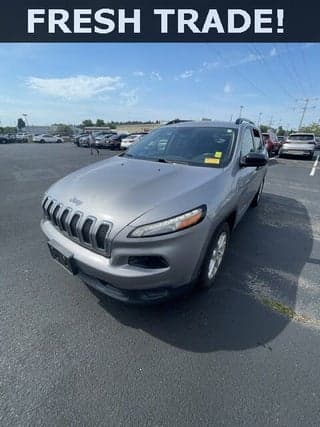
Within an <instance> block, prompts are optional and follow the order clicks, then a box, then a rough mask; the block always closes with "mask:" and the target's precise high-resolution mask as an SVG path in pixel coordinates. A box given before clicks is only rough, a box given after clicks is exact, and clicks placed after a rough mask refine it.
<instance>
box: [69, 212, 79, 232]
mask: <svg viewBox="0 0 320 427" xmlns="http://www.w3.org/2000/svg"><path fill="white" fill-rule="evenodd" d="M79 219H80V215H79V214H75V215H73V217H72V220H71V222H70V231H71V235H72V236H73V237H78V232H77V224H78V222H79Z"/></svg>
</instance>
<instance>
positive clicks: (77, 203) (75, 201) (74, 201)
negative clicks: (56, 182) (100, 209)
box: [69, 197, 83, 206]
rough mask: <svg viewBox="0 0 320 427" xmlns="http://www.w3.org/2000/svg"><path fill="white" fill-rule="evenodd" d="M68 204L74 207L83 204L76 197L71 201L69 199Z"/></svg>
mask: <svg viewBox="0 0 320 427" xmlns="http://www.w3.org/2000/svg"><path fill="white" fill-rule="evenodd" d="M69 202H70V203H73V204H74V205H76V206H80V205H82V203H83V202H82V201H81V200H79V199H77V198H76V197H73V198H72V199H69Z"/></svg>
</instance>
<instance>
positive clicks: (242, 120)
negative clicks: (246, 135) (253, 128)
mask: <svg viewBox="0 0 320 427" xmlns="http://www.w3.org/2000/svg"><path fill="white" fill-rule="evenodd" d="M242 123H250V124H251V125H255V123H254V122H253V121H252V120H249V119H245V118H244V117H243V118H241V117H239V119H237V120H236V125H241V124H242Z"/></svg>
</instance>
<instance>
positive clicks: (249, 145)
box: [241, 129, 255, 156]
mask: <svg viewBox="0 0 320 427" xmlns="http://www.w3.org/2000/svg"><path fill="white" fill-rule="evenodd" d="M252 151H255V147H254V142H253V137H252V133H251V129H246V130H245V131H244V134H243V137H242V146H241V156H247V155H248V154H249V153H251V152H252Z"/></svg>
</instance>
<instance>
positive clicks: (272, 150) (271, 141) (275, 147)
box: [262, 130, 281, 156]
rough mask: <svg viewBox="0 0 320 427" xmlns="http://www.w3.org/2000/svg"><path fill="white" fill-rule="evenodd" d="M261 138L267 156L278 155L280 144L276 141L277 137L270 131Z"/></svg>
mask: <svg viewBox="0 0 320 427" xmlns="http://www.w3.org/2000/svg"><path fill="white" fill-rule="evenodd" d="M262 137H263V142H264V143H265V146H266V149H267V151H268V154H269V156H271V155H272V154H278V153H279V150H280V147H281V142H280V141H279V140H278V137H277V135H276V134H275V133H274V132H273V131H271V130H270V131H268V132H265V133H263V134H262Z"/></svg>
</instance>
